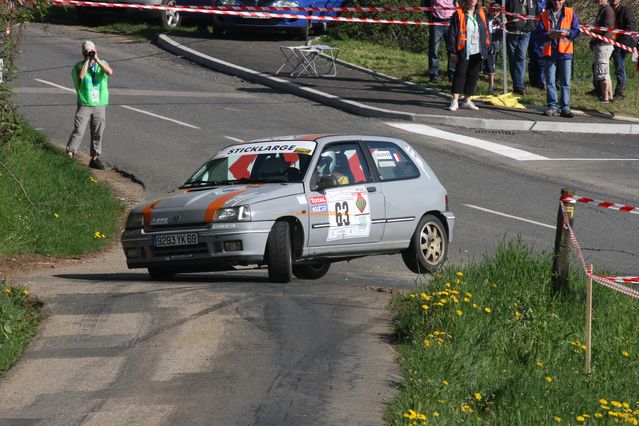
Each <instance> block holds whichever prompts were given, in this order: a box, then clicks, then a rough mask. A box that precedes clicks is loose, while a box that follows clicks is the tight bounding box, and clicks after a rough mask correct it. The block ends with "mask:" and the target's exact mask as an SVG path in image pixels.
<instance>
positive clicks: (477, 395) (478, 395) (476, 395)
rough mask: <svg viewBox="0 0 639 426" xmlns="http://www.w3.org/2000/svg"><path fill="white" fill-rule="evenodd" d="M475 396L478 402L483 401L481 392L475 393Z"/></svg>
mask: <svg viewBox="0 0 639 426" xmlns="http://www.w3.org/2000/svg"><path fill="white" fill-rule="evenodd" d="M474 396H475V399H476V400H477V401H481V394H480V393H479V392H475V395H474Z"/></svg>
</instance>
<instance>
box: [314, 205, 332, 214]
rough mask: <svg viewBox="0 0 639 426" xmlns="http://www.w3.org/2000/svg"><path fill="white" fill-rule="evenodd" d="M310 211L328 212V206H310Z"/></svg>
mask: <svg viewBox="0 0 639 426" xmlns="http://www.w3.org/2000/svg"><path fill="white" fill-rule="evenodd" d="M311 211H312V212H313V213H322V212H326V211H328V204H318V205H317V206H312V207H311Z"/></svg>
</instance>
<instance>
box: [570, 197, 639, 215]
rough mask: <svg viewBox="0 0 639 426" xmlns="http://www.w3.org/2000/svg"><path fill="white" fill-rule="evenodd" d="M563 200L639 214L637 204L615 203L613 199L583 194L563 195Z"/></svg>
mask: <svg viewBox="0 0 639 426" xmlns="http://www.w3.org/2000/svg"><path fill="white" fill-rule="evenodd" d="M561 201H563V202H564V203H571V204H575V203H582V204H594V205H596V206H597V207H601V208H604V209H611V210H617V211H619V212H622V213H633V214H639V209H638V208H637V207H635V206H631V205H626V204H618V203H613V202H611V201H601V200H595V199H594V198H588V197H582V196H581V195H567V194H566V195H563V196H562V197H561Z"/></svg>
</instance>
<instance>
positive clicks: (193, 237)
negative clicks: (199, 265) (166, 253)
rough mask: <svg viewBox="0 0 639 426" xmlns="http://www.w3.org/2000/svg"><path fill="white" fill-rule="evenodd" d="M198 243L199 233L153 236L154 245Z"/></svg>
mask: <svg viewBox="0 0 639 426" xmlns="http://www.w3.org/2000/svg"><path fill="white" fill-rule="evenodd" d="M193 244H197V234H196V233H191V234H169V235H158V236H156V237H153V247H170V246H189V245H193Z"/></svg>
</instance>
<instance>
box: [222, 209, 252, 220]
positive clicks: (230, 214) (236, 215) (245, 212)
mask: <svg viewBox="0 0 639 426" xmlns="http://www.w3.org/2000/svg"><path fill="white" fill-rule="evenodd" d="M249 220H251V209H250V208H249V206H237V207H224V208H221V209H219V210H218V211H217V213H216V214H215V221H216V222H239V221H249Z"/></svg>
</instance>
